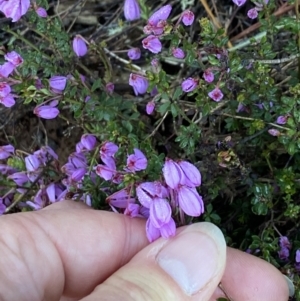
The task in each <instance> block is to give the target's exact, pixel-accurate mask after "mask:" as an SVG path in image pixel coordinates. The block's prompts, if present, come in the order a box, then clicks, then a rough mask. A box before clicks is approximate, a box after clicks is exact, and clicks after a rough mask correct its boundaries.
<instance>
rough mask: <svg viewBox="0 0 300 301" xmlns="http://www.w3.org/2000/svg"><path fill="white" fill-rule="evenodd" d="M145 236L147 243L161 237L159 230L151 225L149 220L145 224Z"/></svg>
mask: <svg viewBox="0 0 300 301" xmlns="http://www.w3.org/2000/svg"><path fill="white" fill-rule="evenodd" d="M146 235H147V238H148V240H149V242H153V241H155V240H157V239H158V238H159V237H160V236H161V234H160V231H159V229H157V228H155V227H154V226H153V225H152V223H151V220H150V218H148V219H147V222H146Z"/></svg>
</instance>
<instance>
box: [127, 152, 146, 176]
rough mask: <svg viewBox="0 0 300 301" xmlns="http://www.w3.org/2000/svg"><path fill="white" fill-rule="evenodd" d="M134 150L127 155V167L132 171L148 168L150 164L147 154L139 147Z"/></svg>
mask: <svg viewBox="0 0 300 301" xmlns="http://www.w3.org/2000/svg"><path fill="white" fill-rule="evenodd" d="M133 152H134V153H133V154H131V155H129V156H128V157H127V165H126V168H127V169H128V170H129V171H132V172H134V171H140V170H144V169H146V168H147V164H148V160H147V158H146V156H145V155H144V154H143V153H142V152H141V151H140V150H139V149H137V148H134V149H133Z"/></svg>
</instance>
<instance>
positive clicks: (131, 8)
mask: <svg viewBox="0 0 300 301" xmlns="http://www.w3.org/2000/svg"><path fill="white" fill-rule="evenodd" d="M124 16H125V19H126V20H127V21H134V20H137V19H139V18H140V17H141V9H140V6H139V3H138V1H137V0H125V3H124Z"/></svg>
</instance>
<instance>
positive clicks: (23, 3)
mask: <svg viewBox="0 0 300 301" xmlns="http://www.w3.org/2000/svg"><path fill="white" fill-rule="evenodd" d="M29 6H30V0H8V1H7V0H6V1H4V0H1V1H0V11H2V12H3V13H4V15H5V17H6V18H12V22H16V21H18V20H19V19H20V18H21V17H22V16H23V15H25V14H26V13H27V11H28V9H29Z"/></svg>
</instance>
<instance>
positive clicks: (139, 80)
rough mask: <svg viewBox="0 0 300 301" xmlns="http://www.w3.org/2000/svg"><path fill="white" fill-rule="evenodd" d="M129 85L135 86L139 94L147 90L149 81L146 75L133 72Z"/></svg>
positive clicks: (134, 88) (136, 93)
mask: <svg viewBox="0 0 300 301" xmlns="http://www.w3.org/2000/svg"><path fill="white" fill-rule="evenodd" d="M129 85H130V86H132V87H133V90H134V93H135V95H139V94H144V93H146V92H147V89H148V85H149V83H148V80H147V79H146V78H145V77H143V76H141V75H138V74H134V73H131V74H130V77H129Z"/></svg>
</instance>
